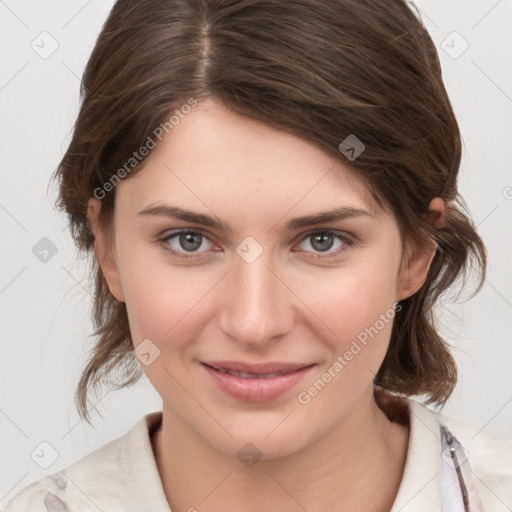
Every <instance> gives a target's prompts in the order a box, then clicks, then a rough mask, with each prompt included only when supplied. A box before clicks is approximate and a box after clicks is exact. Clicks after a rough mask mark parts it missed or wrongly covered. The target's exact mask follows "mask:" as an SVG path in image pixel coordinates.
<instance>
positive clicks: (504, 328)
mask: <svg viewBox="0 0 512 512" xmlns="http://www.w3.org/2000/svg"><path fill="white" fill-rule="evenodd" d="M112 4H113V2H112V1H107V2H105V1H104V0H101V1H100V0H89V1H85V0H73V1H66V2H64V1H59V2H58V1H55V0H53V1H46V2H36V1H35V0H32V1H25V2H14V0H5V1H1V0H0V16H1V18H0V19H1V30H0V38H1V44H2V46H3V52H2V55H1V68H0V99H1V106H2V115H1V137H0V140H1V154H2V166H1V187H0V192H1V196H0V221H1V229H2V231H1V236H2V261H1V274H0V307H1V313H2V322H1V325H0V329H1V354H2V357H1V369H0V378H1V388H0V389H1V391H2V393H1V396H0V428H1V436H0V449H1V450H2V451H1V453H2V456H1V457H0V460H1V467H0V504H4V505H5V503H6V502H7V501H8V499H9V498H10V497H12V496H13V494H14V493H15V492H16V491H17V490H19V489H21V488H22V487H24V486H25V485H27V484H28V483H30V482H32V481H34V480H35V479H37V478H39V477H40V476H42V475H45V474H50V473H53V472H56V471H58V470H60V469H62V468H64V467H66V466H68V465H69V464H71V463H72V462H74V461H75V460H77V459H79V458H81V457H82V456H84V455H85V454H87V453H89V452H91V451H92V450H93V449H95V448H97V447H99V446H101V445H103V444H105V443H107V442H108V441H110V440H112V439H114V438H115V437H118V436H120V435H122V434H124V433H125V432H126V431H127V430H128V429H129V428H131V427H132V425H133V424H134V423H135V421H137V420H138V419H139V418H140V417H141V416H142V415H144V414H146V413H147V412H150V411H153V410H158V409H160V406H161V401H160V397H159V396H158V395H157V394H156V392H155V391H154V390H153V388H152V386H151V385H150V384H149V382H148V381H147V379H145V378H144V380H143V381H142V382H141V383H140V384H139V385H137V386H135V387H132V388H130V389H128V390H123V391H118V392H111V393H107V394H106V395H105V396H104V397H103V399H102V400H101V403H100V404H98V409H99V410H100V412H101V413H102V414H103V416H104V417H103V418H101V417H100V416H99V415H98V414H96V413H95V412H93V418H94V423H95V427H96V429H92V428H90V427H89V426H88V425H87V424H86V423H85V422H80V421H79V419H78V414H77V412H76V410H75V408H74V403H73V395H74V391H75V387H76V384H77V382H78V378H79V376H80V372H81V369H82V368H83V366H84V364H85V356H86V350H87V349H88V348H89V347H90V343H91V341H92V338H89V337H88V336H89V334H90V332H91V331H92V326H91V323H90V319H89V316H90V315H89V312H90V300H91V294H90V292H89V290H88V288H87V286H88V283H87V279H86V272H85V271H86V267H85V265H84V264H83V262H82V261H81V260H80V259H79V258H78V257H77V253H76V251H75V248H74V245H73V242H72V239H71V236H70V234H69V232H68V230H67V228H66V219H65V218H64V217H63V216H61V215H60V214H59V213H58V212H57V211H56V210H55V209H54V208H53V206H52V203H53V199H54V198H55V193H54V192H52V191H51V190H50V192H49V194H47V193H46V190H47V185H48V180H49V177H50V174H51V173H52V171H53V170H54V168H55V167H56V165H57V163H58V162H59V160H60V158H61V156H62V154H63V152H64V150H65V148H66V145H67V143H68V141H69V138H70V133H71V128H72V125H73V122H74V120H75V117H76V114H77V112H78V92H79V85H80V76H81V74H82V71H83V68H84V66H85V63H86V61H87V58H88V56H89V54H90V52H91V50H92V46H93V44H94V41H95V38H96V36H97V35H98V33H99V30H100V28H101V25H102V23H103V21H104V20H105V18H106V16H107V14H108V12H109V10H110V8H111V6H112ZM416 4H417V5H418V7H419V8H420V9H421V11H422V13H423V14H422V17H423V20H424V22H425V24H426V26H427V28H428V29H429V31H430V33H431V35H432V38H433V39H434V41H435V43H436V45H437V47H438V50H439V54H440V58H441V61H442V67H443V76H444V79H445V83H446V87H447V89H448V92H449V94H450V97H451V99H452V103H453V106H454V109H455V112H456V115H457V118H458V120H459V122H460V127H461V130H462V135H463V140H464V156H463V163H462V170H461V181H460V186H461V190H462V192H463V194H464V195H465V197H466V200H467V203H468V205H469V207H470V209H471V211H472V214H473V218H474V220H475V223H476V224H477V225H478V228H479V230H480V233H481V234H482V236H483V238H484V240H485V242H486V243H487V246H488V250H489V257H490V262H489V275H488V278H487V282H486V284H485V287H484V288H483V290H482V291H481V292H480V294H479V295H477V296H476V297H475V298H474V299H472V300H471V301H469V302H467V303H465V304H463V305H457V304H455V305H454V304H448V305H447V306H445V307H443V308H442V322H443V324H442V330H443V332H444V333H445V335H446V337H447V339H448V341H449V342H450V343H451V344H453V345H454V355H455V357H456V360H457V362H458V365H459V370H460V380H459V383H458V386H457V389H456V391H455V393H454V394H453V396H452V398H451V399H450V401H449V403H448V404H447V406H446V407H445V408H444V409H443V412H445V413H447V414H450V415H453V416H457V417H459V418H462V419H464V420H466V421H469V422H471V423H474V424H477V425H479V426H481V427H482V428H485V429H486V430H488V431H490V432H494V433H496V434H499V435H502V436H506V437H509V438H511V439H512V371H511V367H512V366H511V362H512V343H511V336H510V333H511V332H512V314H511V313H512V291H511V290H512V287H511V281H512V279H511V264H510V262H511V252H512V251H511V238H510V232H511V231H510V228H511V218H512V217H511V213H512V175H511V173H510V168H511V162H512V143H511V135H512V116H511V113H512V72H511V67H510V62H512V60H511V56H512V55H511V53H512V30H511V29H512V26H511V25H512V22H511V20H512V2H511V1H510V0H499V1H496V0H489V1H488V0H486V1H483V0H482V1H474V0H473V1H468V0H457V1H446V0H436V1H432V0H429V1H427V0H421V1H418V2H416ZM44 31H46V32H48V34H50V36H48V35H40V34H41V33H42V32H44ZM454 31H455V32H457V34H454V33H453V32H454ZM53 40H55V41H56V43H57V44H58V48H57V49H56V50H55V51H54V53H53V54H51V55H49V56H47V55H44V52H49V51H50V50H51V49H52V44H55V43H54V42H53ZM466 45H469V46H468V48H467V49H466V50H465V51H463V50H464V49H465V47H466ZM32 46H34V47H35V48H36V49H37V50H38V51H39V53H40V54H41V53H42V54H43V56H45V57H47V58H42V57H41V56H40V54H38V53H36V51H35V50H34V49H33V48H32ZM459 54H460V55H459ZM43 237H47V238H48V239H50V240H51V242H52V243H53V244H54V245H55V247H56V250H57V252H56V254H55V255H54V256H53V257H51V258H48V261H47V262H46V263H43V262H41V261H40V260H39V259H38V258H37V257H36V256H35V255H34V253H33V252H32V248H33V247H34V246H35V245H36V244H37V243H38V242H39V241H40V240H41V238H43ZM107 391H108V390H106V391H105V392H107ZM44 441H46V442H48V443H50V445H51V446H52V447H53V448H54V449H55V450H56V452H57V453H58V457H57V458H56V460H55V461H54V462H53V463H52V464H51V465H50V466H49V467H47V468H42V467H40V466H39V465H38V464H37V463H36V462H35V461H34V460H33V459H32V457H31V453H33V452H34V450H36V453H41V449H43V451H44V452H45V454H46V455H45V457H47V458H48V457H51V453H52V451H51V449H50V448H48V447H47V446H46V445H42V447H41V446H40V443H41V442H44ZM34 459H37V457H34ZM47 460H48V461H51V459H49V458H48V459H47Z"/></svg>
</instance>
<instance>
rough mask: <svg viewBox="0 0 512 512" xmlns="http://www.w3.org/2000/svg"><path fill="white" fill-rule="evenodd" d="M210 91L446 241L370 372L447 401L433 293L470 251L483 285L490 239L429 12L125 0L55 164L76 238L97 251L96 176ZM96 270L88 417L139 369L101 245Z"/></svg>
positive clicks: (356, 1) (467, 261)
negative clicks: (467, 194)
mask: <svg viewBox="0 0 512 512" xmlns="http://www.w3.org/2000/svg"><path fill="white" fill-rule="evenodd" d="M208 96H210V97H214V98H216V99H218V100H220V101H221V102H222V103H223V104H224V105H225V106H226V107H228V108H229V109H231V110H232V111H233V112H235V113H238V114H240V115H244V116H248V117H249V118H252V119H256V120H260V121H263V122H265V123H267V124H269V125H272V126H274V127H277V128H280V129H282V130H286V131H287V132H289V133H292V134H294V135H296V136H298V137H300V138H302V139H305V140H307V141H308V142H309V143H311V144H313V145H315V146H316V147H318V148H320V149H322V150H323V151H325V152H326V153H328V154H329V155H331V156H332V157H333V158H335V159H337V160H338V161H340V162H342V163H343V164H345V165H349V166H350V168H351V169H352V170H353V171H354V172H355V173H357V175H358V176H360V177H361V178H362V179H363V180H364V182H365V183H366V184H367V186H368V188H369V190H370V192H371V193H372V195H373V196H374V197H375V199H376V200H377V201H378V202H379V203H380V204H381V205H382V206H384V207H386V208H389V209H390V210H391V211H392V212H393V213H394V215H395V217H396V219H397V222H398V223H399V226H400V229H401V233H402V236H403V237H404V239H415V240H421V239H422V240H427V239H428V237H432V238H433V239H434V240H435V241H436V242H437V244H438V249H437V251H436V254H435V256H434V259H433V262H432V265H431V267H430V270H429V273H428V276H427V280H426V282H425V283H424V285H423V286H422V288H421V289H420V290H419V291H418V292H417V293H415V294H414V295H412V296H411V297H409V298H407V299H405V300H403V301H402V302H401V306H402V308H401V310H400V312H397V314H396V316H395V320H394V326H393V331H392V335H391V340H390V346H389V349H388V352H387V354H386V356H385V359H384V361H383V364H382V366H381V368H380V370H379V372H378V374H377V375H376V376H375V379H374V383H375V384H376V385H377V386H379V387H381V388H384V389H387V390H390V391H392V392H396V393H400V394H404V395H406V396H412V395H422V394H424V395H426V397H427V403H433V402H435V403H439V404H444V403H445V402H446V400H447V399H448V398H449V396H450V394H451V393H452V391H453V388H454V387H455V384H456V381H457V369H456V365H455V361H454V359H453V357H452V356H451V354H450V352H449V350H448V348H447V345H446V343H445V342H444V340H443V339H442V337H441V336H440V335H439V333H438V332H437V329H436V326H435V317H434V313H433V306H434V304H435V303H436V302H437V300H438V298H439V296H440V295H441V294H442V293H443V292H445V291H446V290H447V289H448V288H450V287H451V285H452V284H454V283H455V282H456V281H457V280H458V278H459V277H461V278H465V277H466V274H467V271H468V270H469V269H470V267H472V266H475V267H477V268H476V270H478V271H479V273H478V275H479V276H480V279H479V282H478V286H477V288H476V291H478V290H479V289H480V287H481V286H482V283H483V281H484V277H485V266H486V252H485V247H484V245H483V242H482V240H481V239H480V237H479V236H478V234H477V233H476V231H475V227H474V225H473V223H472V221H471V220H470V217H469V214H468V212H467V208H466V207H465V205H464V203H463V201H462V198H461V197H460V195H459V193H458V190H457V174H458V170H459V165H460V159H461V137H460V133H459V128H458V126H457V122H456V119H455V116H454V113H453V111H452V107H451V103H450V101H449V98H448V96H447V93H446V90H445V87H444V84H443V81H442V76H441V68H440V63H439V58H438V55H437V52H436V49H435V46H434V44H433V42H432V40H431V38H430V36H429V34H428V32H427V30H426V29H425V27H424V26H423V25H422V23H421V21H420V19H419V14H415V13H414V12H413V11H412V10H411V9H410V8H409V6H408V5H407V4H406V2H405V1H403V0H381V1H378V2H375V1H373V0H287V1H282V0H118V1H117V2H116V4H115V5H114V7H113V9H112V11H111V13H110V15H109V17H108V19H107V20H106V22H105V24H104V26H103V28H102V31H101V33H100V35H99V37H98V39H97V42H96V45H95V47H94V50H93V52H92V55H91V57H90V59H89V61H88V63H87V66H86V69H85V72H84V75H83V80H82V88H81V97H82V103H81V108H80V112H79V115H78V118H77V120H76V123H75V126H74V131H73V136H72V140H71V142H70V144H69V147H68V149H67V151H66V153H65V155H64V157H63V158H62V161H61V162H60V164H59V166H58V168H57V169H56V171H55V175H54V177H58V178H59V180H60V183H59V185H60V189H59V194H60V195H59V198H58V201H57V206H58V207H60V208H63V209H64V210H65V212H66V213H67V215H68V216H69V220H70V228H71V233H72V236H73V238H74V240H75V242H76V244H77V246H78V248H79V249H80V250H85V251H86V252H87V253H88V254H89V256H92V255H93V252H92V251H91V249H92V248H93V246H94V235H93V233H92V231H91V229H90V226H89V223H88V220H87V217H86V212H87V203H88V200H89V198H90V197H92V196H93V195H94V194H95V193H94V191H95V190H97V189H98V187H100V188H101V187H104V184H106V183H107V182H108V181H109V180H111V179H112V176H113V175H114V174H115V172H116V171H117V170H118V169H120V168H121V167H122V166H123V164H125V163H126V162H127V161H128V160H129V159H130V158H131V156H132V155H133V152H134V151H136V150H137V149H138V148H140V147H141V146H142V145H144V144H145V143H146V141H147V140H148V137H149V136H151V135H152V134H154V133H155V129H156V128H157V127H158V126H160V125H162V123H165V122H166V120H167V119H168V118H169V116H170V113H172V111H174V109H177V108H179V107H180V106H181V105H184V104H186V103H187V102H188V101H189V99H190V98H194V99H195V100H197V101H200V100H201V99H203V98H206V97H208ZM350 134H355V135H356V136H357V137H358V138H359V139H360V140H361V141H362V142H363V143H364V145H365V149H364V151H363V152H362V153H361V154H360V156H359V157H358V158H357V159H355V160H353V161H348V160H347V158H346V157H345V156H344V155H343V154H342V153H341V152H340V150H339V149H338V146H339V144H340V142H341V141H343V140H344V139H345V138H346V137H347V136H349V135H350ZM141 168H142V165H135V166H134V167H133V170H131V172H130V173H129V174H128V175H127V176H126V177H124V178H123V179H129V178H130V177H131V176H133V175H135V174H136V172H138V171H139V170H140V169H141ZM125 169H126V167H125ZM435 197H441V198H442V199H444V200H445V201H446V202H447V210H446V220H445V223H444V225H443V226H442V227H439V228H435V227H433V226H432V225H431V223H429V222H428V219H427V218H426V212H427V210H428V207H429V203H430V201H431V199H433V198H435ZM114 204H115V190H113V191H111V192H109V193H107V194H106V195H105V197H104V198H103V199H102V207H101V212H100V218H99V219H100V223H101V226H102V229H103V230H104V231H105V233H106V234H107V235H108V237H110V238H109V239H111V237H112V234H113V229H112V228H113V226H112V213H113V209H114ZM91 276H92V277H93V278H94V282H95V292H94V311H93V321H94V324H95V327H96V330H95V332H94V335H95V336H97V340H96V343H95V346H94V347H93V349H92V350H91V354H90V358H89V361H88V363H87V366H86V368H85V369H84V372H83V374H82V376H81V379H80V382H79V384H78V388H77V392H76V397H75V398H76V402H77V407H78V410H79V413H80V415H81V417H82V418H85V419H87V421H89V418H88V398H87V395H88V392H89V391H90V390H94V391H95V392H97V390H98V388H99V387H100V385H101V384H108V385H112V386H114V387H115V388H116V389H119V388H122V387H125V386H128V385H130V384H133V383H135V382H136V381H137V380H139V378H140V377H141V376H142V375H143V372H142V370H141V368H140V364H139V362H138V360H137V358H136V357H135V354H134V349H133V344H132V339H131V335H130V330H129V324H128V317H127V311H126V305H125V304H124V303H120V302H118V301H117V300H115V298H114V297H113V296H112V295H111V293H110V291H109V288H108V286H107V283H106V281H105V279H104V276H103V274H102V271H101V269H100V267H99V265H98V264H97V262H96V258H94V257H92V258H91ZM114 371H116V372H117V373H118V375H117V376H113V372H114ZM89 422H90V421H89Z"/></svg>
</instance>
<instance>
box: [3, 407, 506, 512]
mask: <svg viewBox="0 0 512 512" xmlns="http://www.w3.org/2000/svg"><path fill="white" fill-rule="evenodd" d="M401 400H402V401H404V402H405V403H406V404H407V406H408V411H409V425H410V434H409V444H408V450H407V459H406V462H405V468H404V473H403V476H402V480H401V483H400V487H399V489H398V493H397V496H396V499H395V502H394V504H393V506H392V508H391V510H390V512H437V511H439V512H441V511H442V512H465V510H464V507H463V505H462V498H461V496H462V494H461V487H460V483H459V481H458V479H457V476H456V472H455V466H456V465H455V464H450V463H449V462H450V460H449V459H450V457H449V456H448V455H447V453H448V454H449V452H447V451H446V449H445V450H444V451H443V449H442V437H441V433H440V427H441V425H444V426H445V427H447V428H448V430H449V432H450V433H451V434H452V435H453V436H454V437H455V438H456V440H458V441H459V442H460V444H461V445H462V447H463V450H464V451H461V449H460V448H458V452H457V453H458V456H459V461H461V463H462V464H461V466H462V469H463V471H462V473H463V474H464V478H463V481H464V484H465V486H466V488H467V490H468V492H471V487H474V489H473V491H472V492H471V509H470V510H471V512H480V510H482V511H485V512H511V511H512V441H509V440H508V439H505V438H503V437H500V436H497V435H494V434H492V433H490V432H487V431H485V430H482V429H480V428H479V427H477V426H475V425H472V424H470V423H467V422H465V421H462V420H459V419H457V418H453V417H450V416H446V415H445V414H442V413H436V412H433V411H431V410H430V409H428V408H427V407H425V406H424V405H422V404H420V403H419V402H417V401H415V400H412V399H407V398H401ZM161 419H162V412H161V411H156V412H152V413H149V414H147V415H145V416H143V417H142V418H140V419H139V420H138V421H137V422H136V423H135V424H134V425H133V427H132V428H131V430H129V431H128V432H127V433H126V434H124V435H123V436H120V437H118V438H116V439H114V440H113V441H111V442H110V443H108V444H106V445H104V446H102V447H100V448H98V449H97V450H95V451H93V452H92V453H90V454H88V455H86V456H85V457H83V458H81V459H79V460H78V461H76V462H75V463H73V464H71V465H70V466H68V467H67V468H65V469H63V470H61V471H59V472H57V473H53V474H51V475H48V476H45V477H42V478H40V479H39V480H37V481H35V482H34V483H32V484H30V485H28V486H26V487H25V488H23V489H21V490H20V491H19V492H18V493H17V494H16V495H15V496H14V497H13V498H12V499H11V501H9V503H8V504H7V507H6V508H5V512H45V511H47V512H146V511H152V512H172V511H171V509H170V507H169V505H168V503H167V500H166V497H165V494H164V491H163V486H162V482H161V480H160V475H159V472H158V468H157V465H156V462H155V458H154V454H153V449H152V445H151V438H150V435H151V432H153V431H154V429H156V428H158V427H159V425H160V422H161ZM464 452H465V453H464ZM465 455H467V457H468V460H467V461H465V462H464V461H463V459H464V458H465ZM461 459H462V460H461ZM468 461H469V465H470V466H471V471H469V469H468V468H469V466H468ZM474 500H476V501H474ZM455 503H459V504H458V505H456V504H455ZM480 503H481V505H482V508H481V509H480V507H479V505H480ZM443 504H444V508H443ZM199 505H200V504H199V503H197V504H191V508H192V507H193V506H195V507H196V508H197V509H198V510H200V507H199Z"/></svg>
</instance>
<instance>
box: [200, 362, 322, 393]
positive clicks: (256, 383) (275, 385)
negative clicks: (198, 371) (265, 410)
mask: <svg viewBox="0 0 512 512" xmlns="http://www.w3.org/2000/svg"><path fill="white" fill-rule="evenodd" d="M201 365H202V367H203V368H205V369H206V371H207V373H208V374H209V375H210V377H211V378H212V380H213V382H214V383H215V384H216V385H217V387H218V388H219V389H220V390H221V391H223V392H224V393H226V394H228V395H229V396H231V397H233V398H236V399H238V400H243V401H247V402H264V401H269V400H273V399H275V398H277V397H279V396H281V395H283V394H284V393H286V392H287V391H289V390H290V389H291V388H293V387H294V386H296V385H297V384H298V383H299V382H300V381H301V380H302V379H303V378H304V377H305V375H306V374H307V373H308V372H309V371H310V370H311V369H312V368H313V367H314V366H316V363H309V364H308V363H305V364H304V363H303V364H290V363H280V362H271V363H263V364H248V363H242V362H236V361H222V362H211V361H209V362H203V363H201Z"/></svg>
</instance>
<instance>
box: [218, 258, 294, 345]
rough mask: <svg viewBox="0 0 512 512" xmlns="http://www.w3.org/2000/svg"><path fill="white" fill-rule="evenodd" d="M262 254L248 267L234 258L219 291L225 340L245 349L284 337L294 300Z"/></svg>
mask: <svg viewBox="0 0 512 512" xmlns="http://www.w3.org/2000/svg"><path fill="white" fill-rule="evenodd" d="M280 274H284V272H280V271H279V268H278V266H276V265H275V264H273V262H272V261H271V257H270V255H267V254H266V253H265V251H264V252H263V253H262V254H261V255H260V256H259V257H258V258H257V259H256V260H255V261H253V262H251V263H249V262H247V261H245V260H244V259H243V258H242V257H239V256H238V255H236V257H235V259H234V266H233V269H232V270H231V272H229V274H228V276H226V278H227V279H225V280H224V283H223V286H222V288H221V289H220V290H218V291H219V293H220V294H221V296H220V297H219V307H218V309H219V316H218V318H219V319H220V320H219V324H220V328H221V329H222V331H223V333H224V335H225V336H227V337H229V338H231V339H232V340H235V341H236V342H238V343H239V344H241V345H244V346H245V347H246V348H250V349H260V350H261V349H262V348H264V347H265V346H267V345H269V344H273V343H274V342H275V341H276V340H278V339H279V338H282V337H283V336H284V335H286V333H287V332H289V331H290V329H291V328H292V326H293V322H294V310H295V308H294V301H296V300H297V299H296V298H295V295H294V294H293V292H292V291H291V290H290V288H292V286H291V284H290V283H286V280H285V278H284V277H285V276H283V275H280Z"/></svg>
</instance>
